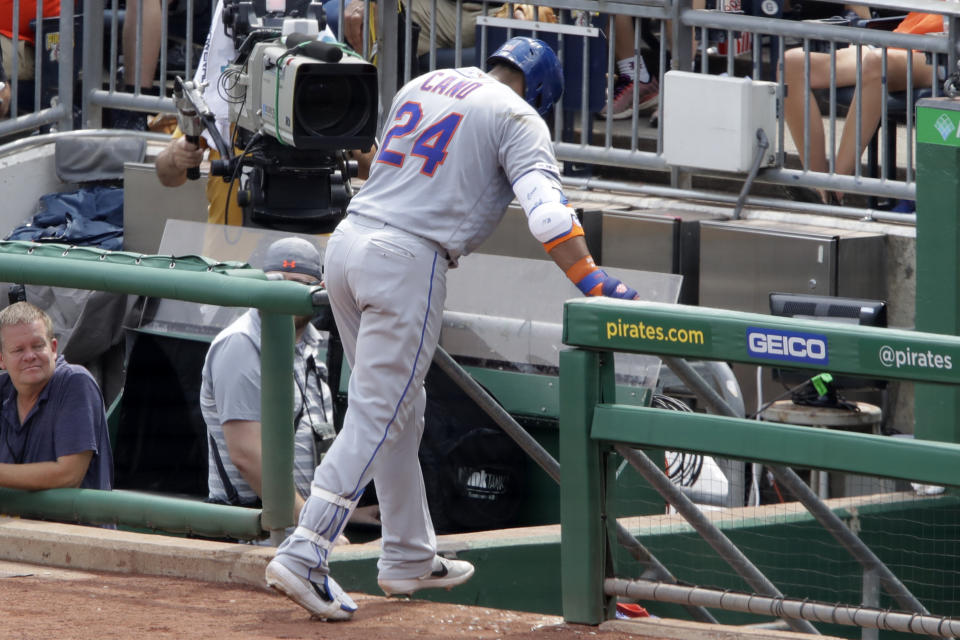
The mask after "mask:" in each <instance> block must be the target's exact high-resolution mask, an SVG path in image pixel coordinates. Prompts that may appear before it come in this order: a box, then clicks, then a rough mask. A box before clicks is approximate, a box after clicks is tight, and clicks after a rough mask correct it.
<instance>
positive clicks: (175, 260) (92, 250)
mask: <svg viewBox="0 0 960 640" xmlns="http://www.w3.org/2000/svg"><path fill="white" fill-rule="evenodd" d="M0 253H3V254H9V255H21V256H26V255H35V256H38V257H45V258H67V259H69V260H88V261H94V260H95V261H98V262H108V263H111V264H130V265H133V264H135V265H138V266H142V267H152V268H155V269H186V270H187V271H217V272H220V273H224V272H226V271H234V270H236V271H240V270H245V271H251V272H258V273H260V274H261V278H262V277H263V276H262V273H263V272H262V271H259V270H257V269H251V268H250V265H248V264H246V263H244V262H232V261H231V262H218V261H217V260H211V259H210V258H206V257H204V256H152V255H151V256H148V255H143V254H141V253H131V252H128V251H107V250H105V249H99V248H97V247H75V246H71V245H66V244H55V243H48V242H27V241H24V240H6V241H3V242H0Z"/></svg>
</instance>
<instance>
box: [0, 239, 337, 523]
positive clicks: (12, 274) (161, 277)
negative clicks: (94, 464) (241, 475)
mask: <svg viewBox="0 0 960 640" xmlns="http://www.w3.org/2000/svg"><path fill="white" fill-rule="evenodd" d="M0 281H2V282H17V283H23V284H40V285H56V286H62V287H73V288H78V289H90V290H99V291H110V292H115V293H123V294H131V295H140V296H151V297H158V298H171V299H176V300H185V301H189V302H200V303H207V304H215V305H220V306H227V307H254V308H257V309H259V310H260V311H261V321H262V327H263V329H262V332H261V348H260V354H261V372H262V379H263V385H262V388H261V397H262V400H261V406H262V427H263V428H262V430H261V437H262V448H263V509H262V510H259V509H246V508H242V507H230V506H223V505H213V504H206V503H200V502H196V501H193V500H184V499H177V498H166V497H160V496H153V495H148V494H141V493H136V492H129V491H95V490H89V489H56V490H48V491H37V492H25V491H15V490H0V513H4V514H8V515H23V516H28V517H48V518H55V519H62V520H77V521H82V522H86V523H91V524H105V523H113V524H119V525H125V526H131V527H147V528H151V529H157V530H162V531H169V532H184V533H194V534H198V535H204V536H211V537H220V536H228V537H233V538H240V539H248V538H254V537H260V536H262V535H263V533H264V532H271V534H273V533H274V532H276V533H278V534H279V533H282V531H283V530H284V529H285V528H287V527H289V526H292V525H293V524H294V520H293V505H294V495H293V492H294V488H293V483H292V482H291V481H290V477H291V475H292V473H293V430H292V429H290V428H289V425H290V424H292V422H293V407H292V405H291V403H290V398H291V397H293V344H294V328H293V316H294V315H310V314H313V313H314V311H315V306H320V305H326V296H325V294H324V293H323V292H321V291H320V290H318V289H315V288H307V287H304V286H303V285H302V284H298V283H294V282H288V281H284V280H279V281H269V280H267V279H266V276H265V275H264V274H263V272H262V271H260V270H257V269H251V268H249V267H247V266H246V265H242V264H240V263H216V262H212V261H210V260H208V259H206V258H202V257H198V256H185V257H174V256H144V255H138V254H132V253H124V252H109V251H102V250H98V249H91V248H82V247H69V246H66V245H55V244H36V243H30V242H0Z"/></svg>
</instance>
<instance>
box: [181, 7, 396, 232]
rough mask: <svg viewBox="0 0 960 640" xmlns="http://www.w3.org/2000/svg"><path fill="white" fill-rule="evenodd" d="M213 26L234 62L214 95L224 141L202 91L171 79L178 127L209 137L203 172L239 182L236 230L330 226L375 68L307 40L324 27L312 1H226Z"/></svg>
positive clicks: (343, 199)
mask: <svg viewBox="0 0 960 640" xmlns="http://www.w3.org/2000/svg"><path fill="white" fill-rule="evenodd" d="M223 21H224V30H225V33H226V34H227V35H228V36H229V37H231V38H232V39H233V42H234V47H235V49H236V57H235V59H234V60H233V62H232V63H231V64H230V65H229V66H228V67H227V68H226V69H225V70H224V72H223V74H222V75H221V77H220V81H219V83H218V91H220V95H221V97H222V98H224V99H225V100H226V102H227V103H228V104H229V114H230V122H231V125H233V129H234V138H235V140H234V144H228V143H227V142H226V141H224V140H223V136H221V135H220V133H219V131H218V129H217V127H216V123H215V117H214V115H213V113H212V111H211V110H210V108H209V107H208V106H207V105H206V103H205V101H204V99H203V91H202V89H203V87H198V86H196V85H195V83H193V82H183V81H182V80H180V79H179V78H178V79H177V83H176V86H175V89H174V100H175V103H176V104H177V109H178V115H179V120H180V125H181V129H182V130H183V132H184V133H185V134H186V135H188V136H194V135H198V129H199V130H201V131H200V132H202V129H205V130H206V131H208V132H209V133H210V136H211V137H212V138H213V140H214V143H215V145H216V147H217V150H218V151H219V152H220V155H221V158H223V160H220V161H216V162H213V163H211V173H212V174H214V175H219V176H222V177H223V179H224V181H226V182H230V181H233V180H236V179H238V177H239V179H240V183H241V187H240V189H239V191H238V193H237V199H238V202H239V204H240V205H241V206H242V207H243V209H244V224H245V225H255V226H263V227H269V228H274V229H281V230H285V231H296V232H301V233H326V232H329V231H331V230H333V228H334V227H335V226H336V224H337V223H338V222H339V221H340V220H341V219H342V218H343V216H344V215H345V213H346V207H347V204H348V203H349V200H350V197H351V196H352V190H351V187H350V178H351V177H352V176H354V175H356V163H355V162H349V161H348V160H347V151H346V150H352V149H359V150H362V151H367V150H369V148H370V146H371V145H372V144H373V143H374V140H375V135H376V125H377V122H376V121H377V109H378V102H377V71H376V68H375V67H374V66H373V65H371V64H369V63H367V62H365V61H363V60H362V59H360V58H354V57H351V56H344V55H343V50H342V49H341V48H340V47H339V46H338V45H336V44H332V43H326V42H322V41H320V40H318V39H317V38H318V34H319V32H320V29H321V28H322V27H323V26H324V24H325V23H324V19H323V9H322V6H321V5H320V4H319V3H315V2H305V1H303V0H286V2H283V1H281V2H276V1H274V0H253V1H252V2H250V1H237V0H228V1H227V2H226V3H225V5H224V11H223ZM234 148H239V149H243V152H242V153H234ZM243 167H247V170H246V171H242V170H241V169H242V168H243Z"/></svg>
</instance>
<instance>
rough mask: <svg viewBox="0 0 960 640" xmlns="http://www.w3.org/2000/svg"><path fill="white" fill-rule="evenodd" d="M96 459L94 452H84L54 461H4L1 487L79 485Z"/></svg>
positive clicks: (27, 487)
mask: <svg viewBox="0 0 960 640" xmlns="http://www.w3.org/2000/svg"><path fill="white" fill-rule="evenodd" d="M92 459H93V451H81V452H80V453H72V454H70V455H66V456H60V457H59V458H57V459H56V461H54V462H27V463H24V464H0V487H6V488H8V489H23V490H26V491H36V490H39V489H61V488H65V487H79V486H80V483H81V482H83V478H84V476H86V475H87V467H89V466H90V460H92Z"/></svg>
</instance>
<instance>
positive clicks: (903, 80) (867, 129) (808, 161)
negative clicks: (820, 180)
mask: <svg viewBox="0 0 960 640" xmlns="http://www.w3.org/2000/svg"><path fill="white" fill-rule="evenodd" d="M942 30H943V19H942V18H941V16H939V15H934V14H925V13H916V12H914V13H910V14H908V15H907V16H906V17H905V18H904V20H903V21H902V22H901V23H900V25H899V26H898V27H897V28H896V29H895V30H894V31H895V32H897V33H916V34H922V33H934V32H939V31H942ZM859 58H860V62H861V77H862V80H861V93H862V96H863V97H862V102H859V103H858V100H857V98H856V96H855V97H854V99H853V102H851V104H850V108H849V111H848V112H847V117H846V120H845V122H844V125H843V132H842V133H841V135H840V142H839V145H838V147H837V151H836V162H835V165H834V172H835V173H839V174H844V175H852V174H853V173H854V170H855V169H856V165H857V162H858V161H859V159H860V157H861V155H862V154H863V150H864V149H865V148H866V146H867V144H868V143H869V142H870V139H871V138H872V137H873V134H874V132H876V130H877V126H878V125H879V123H880V115H881V111H882V108H883V100H884V89H886V91H891V92H895V91H903V90H905V89H906V88H907V65H908V60H909V58H908V56H907V51H906V50H905V49H888V50H887V76H886V87H884V77H883V52H882V50H880V49H878V48H875V47H869V46H865V47H862V48H861V49H860V55H859ZM857 59H858V52H857V47H856V46H853V45H851V46H849V47H846V48H843V49H840V50H838V51H837V52H836V84H837V86H838V87H855V86H856V85H857ZM912 60H913V86H914V87H920V86H930V83H931V81H932V80H933V67H932V65H931V64H930V63H928V62H927V61H926V57H925V54H924V53H923V52H922V51H913V52H912ZM830 66H831V63H830V54H829V53H817V52H812V53H810V89H826V88H829V87H830ZM784 82H785V84H786V85H787V95H786V98H785V99H784V119H785V120H786V124H787V127H788V128H789V129H790V135H791V136H792V137H793V141H794V143H795V144H796V146H797V150H798V152H799V154H800V159H801V161H802V162H803V166H804V168H805V169H807V170H808V171H817V172H825V171H827V170H828V169H829V167H828V164H827V152H826V142H825V139H824V137H825V135H824V128H823V117H822V115H821V113H820V108H819V107H818V106H817V101H816V99H815V98H814V97H813V95H811V94H810V93H808V92H806V91H805V89H804V86H805V83H804V51H803V48H802V47H798V48H794V49H790V50H788V51H787V52H786V57H785V63H784ZM805 100H806V101H808V102H809V105H810V106H809V108H810V130H809V131H808V132H807V137H806V141H808V142H809V145H810V155H809V157H804V144H805V138H804V106H803V105H804V101H805ZM858 110H859V111H860V113H861V116H860V146H859V148H858V147H857V145H856V139H857V138H856V137H857V117H856V114H857V111H858ZM820 196H821V198H822V199H823V201H824V202H825V203H832V204H842V196H841V195H840V194H837V193H827V192H822V191H821V192H820Z"/></svg>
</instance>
